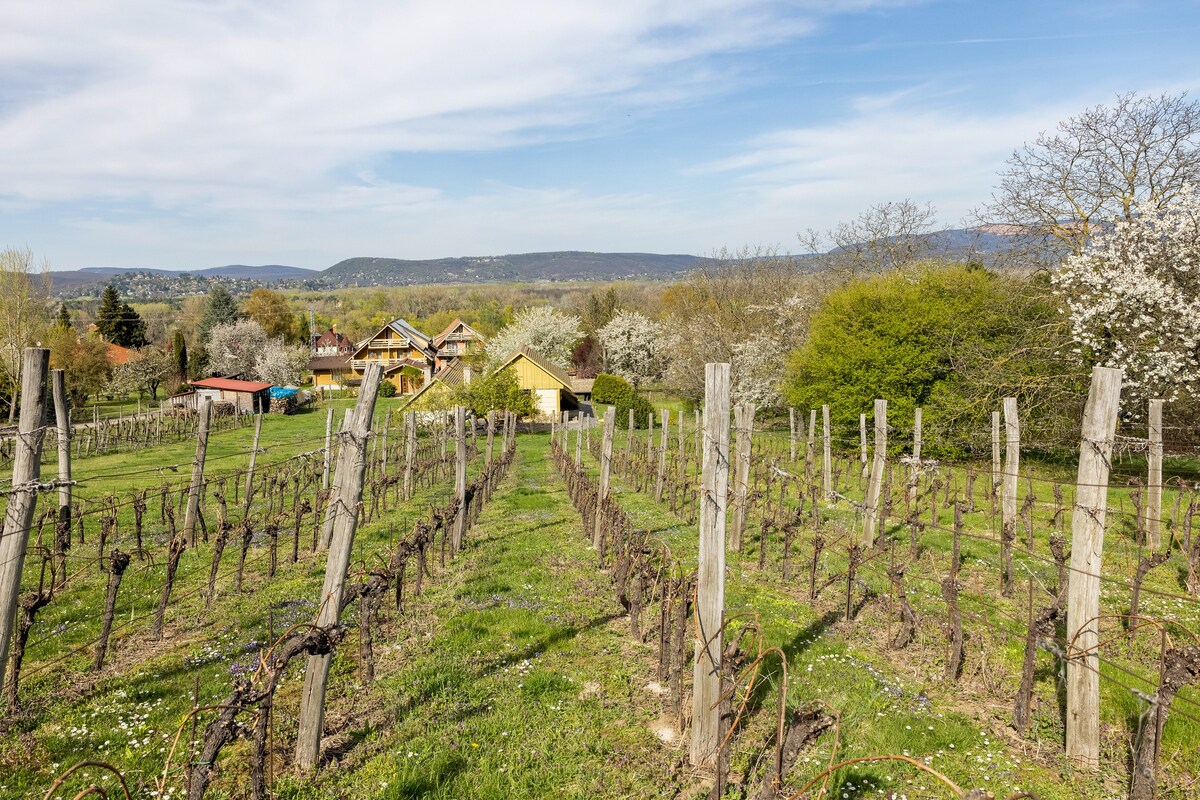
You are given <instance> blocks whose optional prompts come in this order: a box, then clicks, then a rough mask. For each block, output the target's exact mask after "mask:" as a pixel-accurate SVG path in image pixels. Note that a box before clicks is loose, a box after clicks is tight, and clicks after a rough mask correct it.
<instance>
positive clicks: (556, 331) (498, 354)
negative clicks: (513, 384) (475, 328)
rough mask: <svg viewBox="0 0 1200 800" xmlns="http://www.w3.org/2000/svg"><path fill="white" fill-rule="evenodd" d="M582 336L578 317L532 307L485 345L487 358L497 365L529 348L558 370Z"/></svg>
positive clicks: (569, 357)
mask: <svg viewBox="0 0 1200 800" xmlns="http://www.w3.org/2000/svg"><path fill="white" fill-rule="evenodd" d="M582 335H583V334H582V333H581V332H580V330H579V317H576V316H574V315H572V314H564V313H562V312H561V311H556V310H554V309H553V308H550V307H549V306H533V307H532V308H527V309H525V310H524V311H521V312H520V313H518V314H517V316H516V318H515V319H513V321H512V324H510V325H508V326H507V327H505V328H504V329H503V330H501V331H500V332H499V333H497V334H496V335H495V336H494V337H492V339H491V340H490V341H489V342H488V346H487V352H488V357H489V359H490V360H491V361H492V362H497V361H499V360H501V359H503V358H507V357H508V356H510V355H512V354H513V353H515V352H516V351H517V350H519V349H520V348H522V347H529V348H530V349H532V350H535V351H536V352H537V353H539V354H540V355H542V356H543V357H545V358H546V359H547V360H549V361H551V362H552V363H554V364H557V365H558V366H560V367H563V368H566V366H567V365H568V364H569V363H570V361H571V348H572V347H573V346H574V345H575V343H576V342H577V341H579V339H580V337H581V336H582Z"/></svg>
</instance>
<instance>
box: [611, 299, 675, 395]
mask: <svg viewBox="0 0 1200 800" xmlns="http://www.w3.org/2000/svg"><path fill="white" fill-rule="evenodd" d="M598 335H599V337H600V343H601V344H603V345H604V358H605V361H606V363H607V365H608V371H609V372H611V373H613V374H614V375H620V376H621V377H622V378H625V379H626V380H628V381H629V382H630V383H632V384H633V385H634V386H640V385H641V384H643V383H645V382H646V381H651V380H654V379H655V378H658V377H659V376H660V375H662V368H663V364H662V326H660V325H659V324H658V323H657V322H655V321H654V320H651V319H648V318H647V317H645V316H643V315H641V314H639V313H638V312H636V311H621V312H619V313H618V314H617V315H616V316H615V317H613V318H612V319H611V320H610V321H609V322H608V324H607V325H605V326H604V327H603V328H601V329H600V330H599V332H598Z"/></svg>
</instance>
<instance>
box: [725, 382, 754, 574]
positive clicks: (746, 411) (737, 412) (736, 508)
mask: <svg viewBox="0 0 1200 800" xmlns="http://www.w3.org/2000/svg"><path fill="white" fill-rule="evenodd" d="M733 426H734V434H735V441H736V444H737V456H736V460H735V462H734V472H733V531H732V532H731V535H730V537H729V546H730V547H732V548H733V549H734V550H737V551H738V552H741V550H742V538H743V536H744V535H745V532H746V512H747V508H746V503H747V502H748V500H749V492H750V450H751V447H750V439H751V437H752V436H753V435H754V404H753V403H739V404H738V405H736V406H734V408H733Z"/></svg>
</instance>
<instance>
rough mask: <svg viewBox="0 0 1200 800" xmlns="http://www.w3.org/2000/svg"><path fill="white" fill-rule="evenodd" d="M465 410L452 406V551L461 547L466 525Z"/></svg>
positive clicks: (456, 550)
mask: <svg viewBox="0 0 1200 800" xmlns="http://www.w3.org/2000/svg"><path fill="white" fill-rule="evenodd" d="M466 421H467V410H466V409H465V408H463V407H462V406H455V407H454V502H455V509H456V510H455V514H454V528H453V530H452V532H451V537H450V542H451V545H452V546H453V547H452V549H453V552H455V553H457V552H458V551H460V550H462V549H463V534H464V533H465V532H466V525H467V430H466Z"/></svg>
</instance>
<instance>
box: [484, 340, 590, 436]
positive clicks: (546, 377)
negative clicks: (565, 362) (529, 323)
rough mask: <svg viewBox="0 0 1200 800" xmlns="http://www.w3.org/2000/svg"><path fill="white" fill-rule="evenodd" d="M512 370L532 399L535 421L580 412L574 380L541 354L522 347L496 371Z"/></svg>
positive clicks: (558, 417)
mask: <svg viewBox="0 0 1200 800" xmlns="http://www.w3.org/2000/svg"><path fill="white" fill-rule="evenodd" d="M510 367H511V368H512V370H513V372H514V373H515V374H516V376H517V383H518V384H519V385H520V387H521V388H522V389H524V390H525V391H527V392H529V393H530V394H531V395H532V396H533V408H534V416H535V418H537V419H542V420H550V419H561V418H562V412H564V411H575V410H577V409H578V408H579V399H578V398H577V397H576V396H575V392H574V389H573V388H572V386H571V378H570V377H569V376H568V375H567V373H565V372H563V370H561V369H560V368H559V367H557V366H555V365H554V364H552V363H551V362H550V361H549V360H548V359H546V358H545V357H544V356H543V355H542V354H541V353H538V352H537V351H535V350H531V349H530V348H528V347H522V348H521V349H520V350H518V351H517V352H515V353H513V354H512V355H511V356H509V357H508V358H506V359H505V360H504V361H503V362H501V363H500V364H499V365H498V366H497V367H496V371H497V372H499V371H500V370H502V369H508V368H510Z"/></svg>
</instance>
